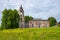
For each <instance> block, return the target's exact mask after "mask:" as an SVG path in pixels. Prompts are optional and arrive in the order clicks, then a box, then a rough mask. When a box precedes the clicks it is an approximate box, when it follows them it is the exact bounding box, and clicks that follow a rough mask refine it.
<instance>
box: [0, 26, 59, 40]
mask: <svg viewBox="0 0 60 40" xmlns="http://www.w3.org/2000/svg"><path fill="white" fill-rule="evenodd" d="M0 40H60V27H51V28H23V29H19V28H18V29H9V30H2V31H0Z"/></svg>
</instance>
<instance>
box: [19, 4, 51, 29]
mask: <svg viewBox="0 0 60 40" xmlns="http://www.w3.org/2000/svg"><path fill="white" fill-rule="evenodd" d="M18 13H19V15H20V22H19V27H20V28H26V27H27V28H44V27H49V26H50V23H49V20H42V19H33V20H30V21H29V22H28V24H27V26H26V23H25V21H24V10H23V7H22V5H21V7H20V8H19V12H18Z"/></svg>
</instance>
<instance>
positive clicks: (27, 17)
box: [24, 16, 33, 23]
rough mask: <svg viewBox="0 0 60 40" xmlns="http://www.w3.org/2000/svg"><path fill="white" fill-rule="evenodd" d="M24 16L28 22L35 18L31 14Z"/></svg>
mask: <svg viewBox="0 0 60 40" xmlns="http://www.w3.org/2000/svg"><path fill="white" fill-rule="evenodd" d="M24 18H25V23H27V22H29V21H30V20H32V19H33V17H31V16H25V17H24Z"/></svg>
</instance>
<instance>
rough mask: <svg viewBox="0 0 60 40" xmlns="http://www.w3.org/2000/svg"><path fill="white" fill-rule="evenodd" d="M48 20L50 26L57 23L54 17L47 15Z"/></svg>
mask: <svg viewBox="0 0 60 40" xmlns="http://www.w3.org/2000/svg"><path fill="white" fill-rule="evenodd" d="M48 20H49V21H50V26H54V25H56V24H57V21H56V19H55V18H54V17H49V18H48Z"/></svg>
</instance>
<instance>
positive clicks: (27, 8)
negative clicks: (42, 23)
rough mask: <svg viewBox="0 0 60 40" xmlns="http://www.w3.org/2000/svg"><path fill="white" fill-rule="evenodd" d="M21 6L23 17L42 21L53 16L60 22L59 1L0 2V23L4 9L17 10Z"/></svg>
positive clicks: (3, 0) (0, 0) (26, 0)
mask: <svg viewBox="0 0 60 40" xmlns="http://www.w3.org/2000/svg"><path fill="white" fill-rule="evenodd" d="M21 4H22V6H23V8H24V12H25V15H30V16H32V17H34V18H42V19H47V18H48V17H51V16H53V17H55V18H56V20H57V21H60V0H0V23H1V17H2V11H3V10H4V9H5V8H7V9H17V10H19V7H20V5H21Z"/></svg>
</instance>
